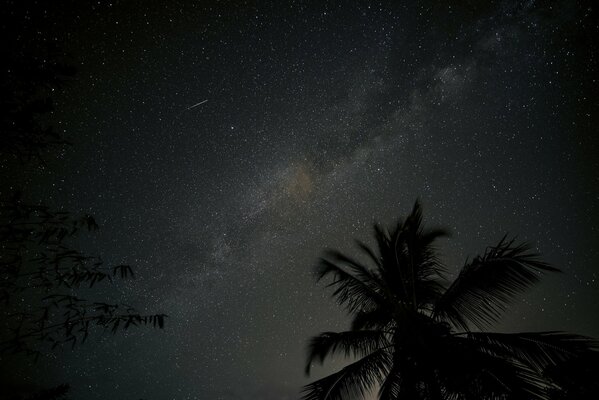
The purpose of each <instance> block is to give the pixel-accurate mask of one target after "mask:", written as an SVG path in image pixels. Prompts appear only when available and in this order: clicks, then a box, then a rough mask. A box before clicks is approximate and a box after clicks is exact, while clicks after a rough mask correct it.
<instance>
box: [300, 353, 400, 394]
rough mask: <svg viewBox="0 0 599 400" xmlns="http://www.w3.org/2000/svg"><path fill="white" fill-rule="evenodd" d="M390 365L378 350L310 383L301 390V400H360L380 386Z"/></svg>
mask: <svg viewBox="0 0 599 400" xmlns="http://www.w3.org/2000/svg"><path fill="white" fill-rule="evenodd" d="M389 364H390V355H389V353H388V352H387V351H386V350H383V349H380V350H377V351H375V352H374V353H371V354H369V355H367V356H366V357H363V358H361V359H360V360H358V361H356V362H354V363H352V364H350V365H348V366H346V367H345V368H343V369H342V370H340V371H338V372H336V373H334V374H331V375H329V376H326V377H324V378H322V379H319V380H317V381H315V382H312V383H311V384H309V385H306V386H304V388H303V389H302V393H303V396H302V399H303V400H352V399H360V398H362V397H364V395H365V394H366V393H367V392H369V391H370V390H371V389H372V388H373V387H374V386H375V385H376V384H380V383H381V381H382V380H383V378H384V376H385V375H386V373H387V371H388V369H389Z"/></svg>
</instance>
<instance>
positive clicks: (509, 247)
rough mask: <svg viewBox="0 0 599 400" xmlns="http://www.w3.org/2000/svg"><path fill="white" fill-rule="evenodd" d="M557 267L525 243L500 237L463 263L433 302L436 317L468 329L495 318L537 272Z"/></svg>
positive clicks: (536, 278) (490, 321)
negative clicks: (497, 240)
mask: <svg viewBox="0 0 599 400" xmlns="http://www.w3.org/2000/svg"><path fill="white" fill-rule="evenodd" d="M545 271H559V270H558V269H557V268H554V267H552V266H550V265H549V264H547V263H545V262H543V261H541V260H540V259H539V255H538V254H537V253H534V252H531V251H530V248H529V246H528V244H526V243H521V244H515V243H514V240H513V239H512V240H506V238H505V237H504V238H503V239H502V240H501V241H500V242H499V244H498V245H497V246H495V247H491V248H489V249H488V250H487V251H486V252H485V254H484V255H482V256H479V257H476V258H475V259H474V260H473V261H472V262H471V263H469V264H466V265H465V266H464V268H463V269H462V271H461V272H460V274H459V276H458V277H457V278H456V280H455V281H454V282H453V283H452V284H451V285H450V286H449V288H448V289H447V290H446V292H445V293H444V294H443V296H441V297H440V298H439V300H438V301H437V303H436V304H435V309H434V315H435V317H436V318H443V319H447V320H449V321H450V322H452V323H453V324H454V325H456V326H458V327H461V328H463V329H465V330H469V323H472V324H474V325H475V326H476V327H478V328H481V329H482V328H485V327H486V326H488V325H490V324H492V323H494V322H497V321H498V319H499V318H500V317H501V314H502V312H503V311H505V310H506V308H507V306H508V304H509V303H510V301H511V300H513V299H514V297H515V296H516V295H517V294H519V293H521V292H523V291H524V290H526V289H527V288H529V287H531V286H532V285H534V284H535V283H537V282H538V281H539V278H540V274H541V272H545Z"/></svg>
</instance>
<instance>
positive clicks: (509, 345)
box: [466, 332, 599, 372]
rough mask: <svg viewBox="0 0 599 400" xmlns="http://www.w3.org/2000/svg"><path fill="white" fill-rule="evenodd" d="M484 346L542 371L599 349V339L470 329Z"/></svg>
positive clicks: (471, 335)
mask: <svg viewBox="0 0 599 400" xmlns="http://www.w3.org/2000/svg"><path fill="white" fill-rule="evenodd" d="M466 335H467V338H468V339H470V340H472V341H473V342H474V343H476V345H478V346H480V348H481V350H483V351H485V352H488V353H490V354H494V355H497V356H501V357H504V358H512V359H516V360H518V361H519V362H521V363H523V364H526V365H528V366H529V367H531V368H534V369H536V370H537V371H539V372H542V371H544V370H545V369H546V368H547V367H550V366H555V365H557V364H558V363H560V362H564V361H567V360H571V359H575V358H578V357H581V356H584V355H586V354H588V353H589V351H593V350H599V343H598V342H597V341H596V340H594V339H591V338H589V337H586V336H581V335H575V334H571V333H565V332H524V333H485V332H468V333H467V334H466Z"/></svg>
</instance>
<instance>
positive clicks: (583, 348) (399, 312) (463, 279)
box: [303, 201, 597, 400]
mask: <svg viewBox="0 0 599 400" xmlns="http://www.w3.org/2000/svg"><path fill="white" fill-rule="evenodd" d="M446 235H447V233H446V232H445V231H444V230H441V229H435V230H425V229H424V228H423V225H422V209H421V206H420V203H419V202H418V201H417V202H416V203H415V205H414V208H413V210H412V212H411V214H410V215H409V216H408V217H407V218H406V219H405V220H400V221H399V222H398V223H397V225H396V226H395V227H394V229H392V230H390V231H388V230H386V229H384V228H382V227H381V226H380V225H378V224H377V225H375V237H376V243H377V245H378V249H377V250H378V251H374V250H372V249H371V248H369V247H368V246H366V245H365V244H363V243H361V242H358V246H359V248H360V249H361V250H362V251H363V252H364V253H365V254H366V256H367V257H368V258H369V261H370V262H372V264H373V268H370V267H368V266H366V265H365V264H363V263H361V262H359V261H357V260H354V259H352V258H350V257H348V256H346V255H343V254H341V253H339V252H337V251H329V252H327V254H326V257H325V258H323V259H321V261H320V263H319V265H318V267H317V271H316V272H317V279H318V280H321V279H323V278H325V277H331V278H332V281H331V282H330V283H329V284H328V286H330V287H332V288H333V289H334V292H333V296H334V297H335V298H336V300H337V302H338V303H339V304H340V305H342V306H344V307H345V308H346V310H347V311H348V312H349V313H350V315H351V316H352V324H351V329H350V330H349V331H346V332H325V333H322V334H320V335H318V336H316V337H314V338H312V340H311V341H310V344H309V347H308V362H307V365H306V374H309V373H310V367H311V366H312V364H313V363H314V361H318V362H320V363H322V362H323V361H324V359H325V358H327V357H328V356H330V355H332V354H335V353H341V354H342V355H344V356H346V357H352V358H353V359H355V361H354V362H353V363H351V364H349V365H347V366H346V367H345V368H343V369H341V370H340V371H338V372H336V373H333V374H332V375H329V376H326V377H324V378H322V379H319V380H317V381H315V382H313V383H311V384H309V385H306V386H305V387H304V388H303V393H304V396H303V398H304V399H305V400H324V399H326V400H337V399H346V400H347V399H353V398H356V399H358V398H363V397H364V396H365V395H366V394H367V393H369V392H371V391H372V390H374V389H375V388H378V390H379V398H380V399H381V400H388V399H408V400H416V399H431V400H441V399H476V400H479V399H547V398H548V396H549V387H550V386H551V383H550V382H549V381H547V380H546V379H545V378H544V371H545V370H546V369H547V368H549V367H551V366H552V365H555V364H556V363H559V362H563V361H564V360H569V359H576V358H577V357H580V356H583V355H586V354H588V353H589V352H592V351H593V349H596V347H597V346H596V342H594V341H593V340H592V339H590V338H587V337H583V336H580V335H574V334H568V333H564V332H526V333H487V332H484V331H483V330H484V329H486V328H488V327H489V326H490V325H492V324H493V323H495V322H497V321H498V319H499V318H500V316H501V315H502V314H503V313H504V312H505V311H506V310H507V307H508V305H509V303H510V301H512V300H513V299H514V298H515V297H516V296H517V295H518V294H520V293H521V292H522V291H524V290H525V289H527V288H529V287H530V286H532V285H533V284H535V283H536V282H538V281H539V278H540V275H541V273H543V272H549V271H558V269H556V268H554V267H552V266H550V265H548V264H547V263H545V262H543V261H541V260H540V259H539V255H538V254H536V253H534V252H532V251H530V248H529V246H528V245H527V244H524V243H522V244H518V243H516V242H515V241H514V240H508V239H507V238H506V237H504V238H503V239H502V240H501V241H500V242H499V244H498V245H497V246H494V247H489V248H488V249H487V250H486V251H485V253H484V254H483V255H481V256H478V257H476V258H474V259H472V260H471V261H470V262H467V263H466V264H465V266H464V267H463V268H462V270H461V272H460V273H459V275H458V277H457V278H456V279H455V280H454V281H453V282H452V283H451V284H449V286H447V287H445V286H444V285H443V284H442V282H443V280H444V279H443V275H444V272H445V271H446V269H445V267H444V265H443V264H442V263H441V262H440V261H439V259H438V258H437V253H436V249H435V247H434V242H435V240H436V239H438V238H440V237H442V236H446ZM554 389H555V387H553V388H552V390H554Z"/></svg>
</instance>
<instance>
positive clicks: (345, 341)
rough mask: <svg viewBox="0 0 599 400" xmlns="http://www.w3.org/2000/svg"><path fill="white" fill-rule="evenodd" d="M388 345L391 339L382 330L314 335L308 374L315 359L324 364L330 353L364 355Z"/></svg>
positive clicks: (307, 365) (309, 355) (309, 349)
mask: <svg viewBox="0 0 599 400" xmlns="http://www.w3.org/2000/svg"><path fill="white" fill-rule="evenodd" d="M387 346H389V341H388V340H387V337H386V335H385V333H384V332H382V331H380V330H360V331H346V332H324V333H321V334H320V335H318V336H315V337H313V338H312V340H311V341H310V344H309V345H308V360H307V364H306V369H305V372H306V375H308V374H309V373H310V368H311V366H312V363H313V362H314V360H317V361H318V362H319V363H321V364H322V363H323V361H324V359H325V358H326V357H327V356H328V355H329V354H334V353H342V354H343V355H344V356H346V357H351V356H353V357H364V356H367V355H368V354H370V353H372V352H374V351H376V350H378V349H380V348H384V347H387Z"/></svg>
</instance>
